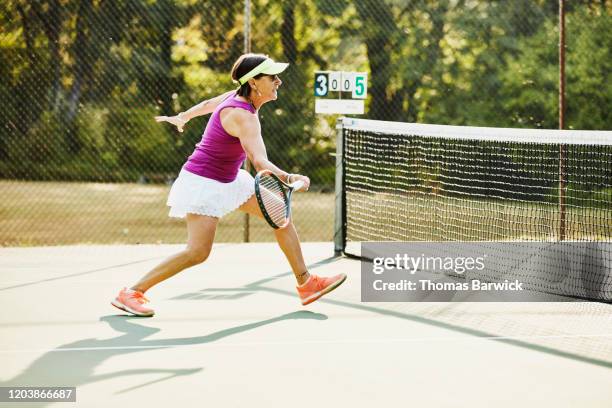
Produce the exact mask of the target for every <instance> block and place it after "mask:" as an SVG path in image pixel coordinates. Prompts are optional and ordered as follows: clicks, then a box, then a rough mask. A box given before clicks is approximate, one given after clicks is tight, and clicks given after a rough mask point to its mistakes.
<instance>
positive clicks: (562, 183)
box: [559, 0, 567, 241]
mask: <svg viewBox="0 0 612 408" xmlns="http://www.w3.org/2000/svg"><path fill="white" fill-rule="evenodd" d="M564 128H565V0H559V129H560V130H563V129H564ZM566 162H567V145H565V144H561V145H559V241H564V240H565V233H566V231H565V228H566V226H565V216H566V208H565V194H566V190H567V163H566Z"/></svg>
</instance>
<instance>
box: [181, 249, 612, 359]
mask: <svg viewBox="0 0 612 408" xmlns="http://www.w3.org/2000/svg"><path fill="white" fill-rule="evenodd" d="M342 259H346V258H344V257H335V256H334V257H328V258H325V259H322V260H320V261H318V262H316V263H313V264H310V265H308V269H309V270H313V269H316V268H319V267H321V266H324V265H329V264H331V263H334V262H337V261H339V260H342ZM291 275H293V274H292V272H285V273H282V274H278V275H275V276H272V277H269V278H265V279H260V280H258V281H255V282H252V283H249V284H246V285H244V286H242V287H233V288H205V289H202V290H200V291H198V292H188V293H184V294H181V295H178V296H176V297H174V298H172V300H185V299H188V300H200V299H206V300H211V299H215V298H218V299H239V298H242V297H244V296H248V295H251V294H254V293H256V292H268V293H274V294H277V295H284V296H290V297H295V296H296V295H295V293H294V292H292V291H286V290H282V289H276V288H270V287H267V286H263V285H265V284H266V283H269V282H272V281H274V280H276V279H279V278H284V277H287V276H291ZM353 279H355V277H354V276H353ZM317 302H321V303H328V304H332V305H336V306H342V307H346V308H351V309H354V310H361V311H365V312H369V313H375V314H379V315H383V316H387V317H394V318H397V319H401V320H408V321H412V322H417V323H421V324H426V325H429V326H432V327H438V328H441V329H446V330H450V331H453V332H456V333H461V334H467V335H470V336H473V337H476V338H481V339H485V340H491V341H496V342H500V343H505V344H508V345H512V346H515V347H521V348H524V349H528V350H532V351H537V352H540V353H546V354H549V355H554V356H557V357H563V358H568V359H571V360H574V361H580V362H583V363H588V364H593V365H596V366H600V367H605V368H610V369H612V361H611V360H605V359H598V358H593V357H587V356H582V355H580V354H577V353H571V352H567V351H563V350H557V349H555V348H553V347H547V346H543V345H539V344H533V343H530V342H529V341H527V340H524V339H518V338H512V337H511V336H499V335H495V334H492V333H488V332H485V331H483V330H479V329H472V328H469V327H464V326H460V325H456V324H451V323H447V322H443V321H439V320H434V319H431V318H427V317H423V316H419V315H416V314H409V313H404V312H398V311H395V310H389V309H384V308H383V307H375V306H370V305H368V304H364V303H351V302H346V301H342V300H336V299H334V298H333V296H331V297H325V298H322V299H319V300H318V301H317ZM449 305H450V303H449ZM611 308H612V306H611Z"/></svg>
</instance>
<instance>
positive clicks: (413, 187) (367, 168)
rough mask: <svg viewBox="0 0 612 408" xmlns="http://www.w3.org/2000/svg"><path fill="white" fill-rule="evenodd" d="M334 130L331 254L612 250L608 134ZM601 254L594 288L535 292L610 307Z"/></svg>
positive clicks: (364, 126) (376, 126) (381, 127)
mask: <svg viewBox="0 0 612 408" xmlns="http://www.w3.org/2000/svg"><path fill="white" fill-rule="evenodd" d="M338 128H339V140H338V143H339V151H338V153H339V157H341V172H340V176H339V177H338V178H337V193H338V194H339V196H338V197H339V198H338V201H337V215H336V216H337V221H336V249H337V250H338V251H342V252H344V253H345V254H347V255H353V256H361V252H360V247H361V246H360V244H361V243H363V242H385V241H431V242H446V241H470V242H474V241H485V242H525V241H527V242H528V241H538V242H560V241H561V242H567V243H571V242H612V132H609V131H572V130H564V131H558V130H541V129H506V128H479V127H462V126H442V125H424V124H409V123H397V122H383V121H372V120H361V119H351V118H343V119H340V121H339V123H338ZM607 248H608V247H606V249H605V250H604V251H603V252H604V255H603V256H604V259H603V263H604V266H606V265H607V267H606V268H604V269H605V270H607V272H606V273H605V274H604V276H591V277H589V278H588V279H591V280H593V281H594V282H596V285H595V286H596V288H593V285H590V286H591V288H590V289H589V290H588V291H585V289H584V287H582V286H584V285H582V284H580V283H575V284H574V283H572V284H570V285H568V284H567V282H566V283H565V284H564V286H563V289H562V290H560V289H559V288H558V287H557V286H555V285H552V284H551V285H548V284H547V283H546V282H547V281H549V280H550V279H549V278H550V277H546V278H543V279H542V281H541V282H538V284H537V285H536V286H537V290H541V291H544V292H550V293H558V294H562V295H569V296H579V297H586V298H593V299H597V300H612V276H611V274H612V272H611V271H610V264H611V263H612V254H611V253H610V252H609V250H608V249H607ZM597 256H598V257H600V258H601V254H600V255H597ZM597 262H599V264H601V262H602V260H601V259H598V260H597ZM601 271H602V269H601V268H599V269H598V270H597V271H593V272H592V273H593V274H599V275H601V274H602V272H601ZM516 273H525V274H527V273H529V274H532V275H533V274H535V272H534V271H529V272H527V271H520V270H519V271H516ZM583 278H584V277H583ZM581 279H582V278H581ZM533 280H534V281H535V280H537V277H534V278H533ZM543 282H544V283H543Z"/></svg>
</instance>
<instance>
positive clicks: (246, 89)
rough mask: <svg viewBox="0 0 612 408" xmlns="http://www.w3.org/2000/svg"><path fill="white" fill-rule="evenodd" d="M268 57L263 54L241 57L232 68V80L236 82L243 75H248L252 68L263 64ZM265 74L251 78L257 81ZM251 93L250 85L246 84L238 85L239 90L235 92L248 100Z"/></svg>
mask: <svg viewBox="0 0 612 408" xmlns="http://www.w3.org/2000/svg"><path fill="white" fill-rule="evenodd" d="M266 59H268V57H267V56H266V55H263V54H243V55H241V56H240V57H239V58H238V59H237V60H236V62H235V63H234V66H233V67H232V79H233V80H234V81H236V82H238V80H239V79H240V78H242V77H243V76H244V75H246V74H248V73H249V72H250V71H251V70H252V69H253V68H255V67H256V66H258V65H259V64H261V63H262V62H264V61H265V60H266ZM264 75H265V74H258V75H255V76H254V77H253V78H255V79H259V78H261V77H262V76H264ZM250 93H251V85H249V83H248V82H246V83H244V84H243V85H240V88H239V89H238V91H237V92H236V94H237V95H239V96H242V97H245V98H248V96H249V94H250Z"/></svg>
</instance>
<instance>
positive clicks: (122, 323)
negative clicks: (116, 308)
mask: <svg viewBox="0 0 612 408" xmlns="http://www.w3.org/2000/svg"><path fill="white" fill-rule="evenodd" d="M327 318H328V317H327V316H326V315H324V314H321V313H313V312H309V311H296V312H292V313H287V314H283V315H280V316H277V317H272V318H270V319H266V320H261V321H258V322H254V323H249V324H245V325H241V326H236V327H231V328H228V329H224V330H221V331H217V332H214V333H211V334H207V335H203V336H195V337H179V338H169V339H160V340H147V338H148V337H150V336H152V335H154V334H155V333H158V332H159V331H160V330H161V329H160V328H157V327H147V326H143V325H140V324H138V323H137V322H138V321H142V320H143V318H141V317H132V316H122V315H110V316H103V317H101V318H100V321H102V322H105V323H108V324H109V325H110V327H111V328H112V329H113V330H115V331H116V332H118V333H121V334H120V335H118V336H117V337H113V338H110V339H104V340H100V339H93V338H88V339H83V340H78V341H75V342H72V343H67V344H64V345H62V346H59V347H57V348H55V349H53V350H51V351H49V352H47V353H45V354H44V355H42V356H41V357H40V358H38V359H37V360H35V361H34V362H33V363H32V364H30V365H29V366H28V367H27V368H26V369H25V370H24V371H23V372H22V373H21V374H19V375H18V376H16V377H14V378H12V379H10V380H8V381H4V382H0V386H3V387H5V386H20V387H27V386H40V384H45V386H48V387H51V386H65V384H70V386H73V387H77V390H78V388H79V387H80V386H83V385H86V384H90V383H94V382H98V381H104V380H107V379H116V378H121V377H128V376H135V375H146V374H159V375H160V378H159V379H156V380H153V381H149V382H146V383H143V384H140V385H137V386H134V387H129V388H125V389H122V390H119V391H117V392H116V394H121V393H126V392H129V391H133V390H135V389H139V388H143V387H147V386H150V385H152V384H156V383H161V382H163V381H166V380H169V379H172V378H175V377H181V376H188V375H192V374H195V373H198V372H200V371H202V370H203V368H202V367H191V368H182V369H159V368H148V369H126V370H121V371H115V372H112V373H106V374H94V372H95V370H96V368H97V367H98V366H100V365H101V364H102V363H103V362H105V361H106V360H108V359H110V358H112V357H117V356H121V355H126V354H131V353H137V352H141V351H149V350H159V349H163V348H172V347H179V346H190V345H200V344H206V343H212V342H216V341H218V340H221V339H224V338H227V337H229V336H232V335H235V334H239V333H244V332H247V331H250V330H255V329H257V328H259V327H262V326H266V325H270V324H274V323H278V322H281V321H285V320H297V319H308V320H326V319H327ZM147 321H148V322H150V320H148V319H147ZM77 395H78V394H77ZM77 399H78V396H77ZM49 404H51V403H49ZM46 405H48V404H45V403H37V404H36V406H46Z"/></svg>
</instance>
